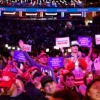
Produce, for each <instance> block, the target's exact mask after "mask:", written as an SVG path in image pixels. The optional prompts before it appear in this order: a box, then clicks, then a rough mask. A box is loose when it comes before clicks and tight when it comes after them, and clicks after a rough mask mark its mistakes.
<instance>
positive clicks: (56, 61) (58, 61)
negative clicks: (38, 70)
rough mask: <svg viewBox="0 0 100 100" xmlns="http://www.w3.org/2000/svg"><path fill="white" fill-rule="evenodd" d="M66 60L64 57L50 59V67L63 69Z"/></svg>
mask: <svg viewBox="0 0 100 100" xmlns="http://www.w3.org/2000/svg"><path fill="white" fill-rule="evenodd" d="M63 62H64V59H63V57H54V58H49V59H48V65H49V66H52V67H59V68H60V67H63V65H64V64H63Z"/></svg>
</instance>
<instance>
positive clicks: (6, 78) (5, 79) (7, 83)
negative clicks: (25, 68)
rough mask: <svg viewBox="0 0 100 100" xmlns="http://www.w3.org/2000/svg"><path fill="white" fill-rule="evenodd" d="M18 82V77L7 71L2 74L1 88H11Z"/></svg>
mask: <svg viewBox="0 0 100 100" xmlns="http://www.w3.org/2000/svg"><path fill="white" fill-rule="evenodd" d="M15 81H16V76H15V74H14V73H12V72H10V71H5V72H3V73H2V77H1V82H0V87H3V88H10V87H11V86H12V84H13V83H15Z"/></svg>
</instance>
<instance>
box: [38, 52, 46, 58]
mask: <svg viewBox="0 0 100 100" xmlns="http://www.w3.org/2000/svg"><path fill="white" fill-rule="evenodd" d="M43 56H47V57H48V55H47V54H46V53H45V52H42V53H40V55H39V58H41V57H43Z"/></svg>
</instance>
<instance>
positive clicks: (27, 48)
mask: <svg viewBox="0 0 100 100" xmlns="http://www.w3.org/2000/svg"><path fill="white" fill-rule="evenodd" d="M24 50H25V51H27V52H31V45H29V44H24Z"/></svg>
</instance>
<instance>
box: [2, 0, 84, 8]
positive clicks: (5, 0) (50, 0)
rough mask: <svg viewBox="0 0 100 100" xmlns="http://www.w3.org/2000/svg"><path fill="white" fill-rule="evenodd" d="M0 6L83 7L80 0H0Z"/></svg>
mask: <svg viewBox="0 0 100 100" xmlns="http://www.w3.org/2000/svg"><path fill="white" fill-rule="evenodd" d="M0 5H1V6H11V7H54V8H56V7H58V8H66V7H83V1H81V0H61V1H59V0H39V1H38V0H33V1H32V0H22V1H21V0H15V1H14V0H0Z"/></svg>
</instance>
